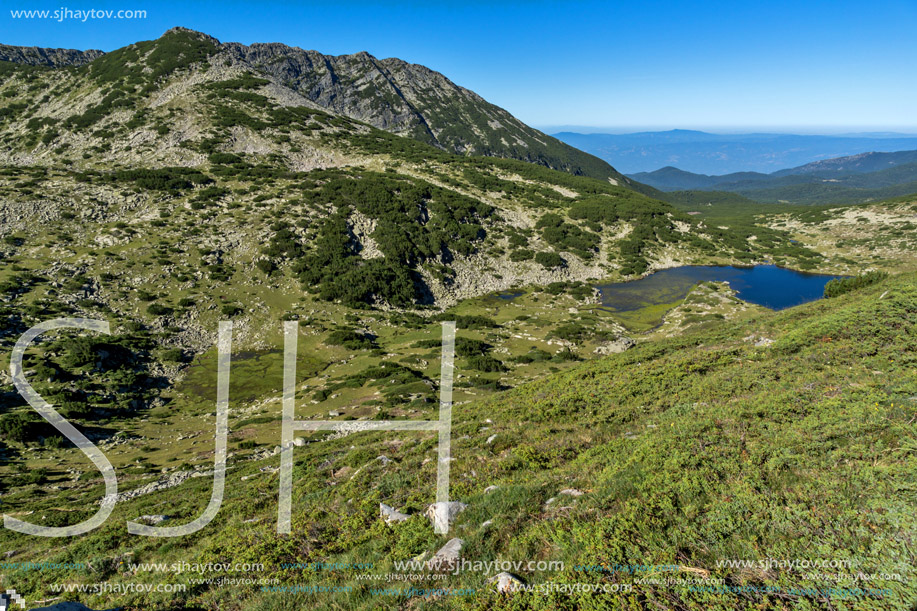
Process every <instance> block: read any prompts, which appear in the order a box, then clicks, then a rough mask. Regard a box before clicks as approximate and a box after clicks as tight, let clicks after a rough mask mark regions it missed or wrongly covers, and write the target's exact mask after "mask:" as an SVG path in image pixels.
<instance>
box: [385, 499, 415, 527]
mask: <svg viewBox="0 0 917 611" xmlns="http://www.w3.org/2000/svg"><path fill="white" fill-rule="evenodd" d="M379 513H380V514H381V515H382V517H383V518H385V522H386V523H387V524H392V523H393V522H404V521H405V520H407V519H408V518H410V517H411V516H409V515H408V514H406V513H401V512H400V511H398V510H397V509H395V508H394V507H391V506H390V505H386V504H385V503H379Z"/></svg>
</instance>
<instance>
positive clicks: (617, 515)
mask: <svg viewBox="0 0 917 611" xmlns="http://www.w3.org/2000/svg"><path fill="white" fill-rule="evenodd" d="M761 338H767V339H769V340H773V343H771V344H769V345H756V344H767V342H761V341H760V339H761ZM915 349H917V275H915V274H913V273H911V274H906V275H900V276H895V277H892V278H890V279H888V280H886V281H884V282H882V283H879V284H877V285H874V286H871V287H867V288H865V289H862V290H860V291H857V292H854V293H850V294H847V295H843V296H840V297H837V298H834V299H831V300H825V301H822V302H817V303H812V304H808V305H805V306H800V307H797V308H792V309H790V310H786V311H784V312H781V313H767V314H763V315H756V316H755V317H753V318H750V319H747V320H745V321H744V322H741V323H737V324H733V325H723V324H712V325H708V326H705V327H704V328H702V329H700V330H699V331H697V332H694V333H691V334H688V335H685V336H683V337H680V338H674V339H667V340H661V341H658V342H651V343H646V344H643V345H640V346H638V347H637V348H635V349H633V350H630V351H628V352H626V353H624V354H621V355H615V356H611V357H608V358H603V359H600V360H596V361H591V362H588V363H585V364H583V365H581V366H578V367H576V368H574V369H572V370H569V371H566V372H563V373H560V374H558V375H556V376H553V377H548V378H545V379H543V380H539V381H535V382H532V383H530V384H527V385H524V386H521V387H518V388H516V389H514V390H511V391H508V392H507V393H504V394H502V395H499V396H497V397H494V398H491V399H488V400H485V401H483V402H472V403H469V404H463V405H458V406H456V408H455V410H454V426H453V436H454V443H453V456H454V457H455V461H454V463H453V466H452V491H451V495H452V498H454V499H458V500H461V501H463V502H466V503H468V504H469V508H468V509H467V510H466V511H464V512H463V513H461V514H459V517H458V519H457V521H456V523H455V524H454V526H453V533H452V534H450V536H458V537H461V538H463V539H464V540H465V548H464V550H463V553H462V555H463V557H464V558H466V559H469V560H496V559H500V560H524V561H528V560H561V561H564V562H565V563H566V568H565V569H563V570H561V571H556V572H538V571H535V572H530V573H522V574H521V576H522V577H523V578H524V579H525V581H526V582H527V583H528V584H534V585H537V584H547V583H590V584H627V585H630V586H632V591H630V592H629V593H624V594H622V593H617V594H609V595H600V596H596V595H594V594H584V593H574V594H570V593H557V592H554V593H551V594H545V595H543V594H540V593H532V592H518V593H515V594H510V595H498V594H495V593H493V592H491V591H490V588H489V587H488V586H487V584H486V582H485V579H486V575H483V574H480V573H474V572H470V571H469V572H463V573H461V574H459V575H457V576H448V577H447V578H445V579H443V580H437V581H435V582H432V583H421V584H417V583H414V584H410V583H404V582H398V581H395V582H393V583H386V582H385V581H381V582H378V583H375V582H369V583H367V582H366V581H365V580H364V579H365V575H366V574H386V573H390V572H395V570H394V565H393V562H394V561H400V560H406V559H410V558H411V557H413V556H415V555H417V554H420V553H422V552H424V551H435V550H436V549H438V548H439V547H440V546H441V545H442V544H443V543H445V541H446V538H445V537H438V536H436V535H434V534H433V532H432V529H431V527H430V525H429V523H428V522H427V521H426V519H424V518H423V517H422V516H420V515H418V514H419V513H421V512H422V510H423V509H424V507H425V506H426V504H427V503H429V502H431V501H432V497H433V489H434V481H435V461H428V460H426V459H429V458H433V457H434V456H435V438H434V437H433V436H432V435H430V434H423V433H412V434H391V433H371V434H366V433H361V434H358V435H356V436H349V437H346V438H343V439H327V440H325V441H318V440H317V439H316V440H314V443H308V444H307V445H305V446H304V447H298V448H296V457H297V458H296V467H295V471H294V481H295V490H294V495H293V507H294V513H293V533H292V534H291V535H285V536H278V535H277V534H276V532H275V528H276V527H275V519H276V498H277V486H278V483H277V476H276V474H273V473H271V471H270V469H265V467H276V465H277V464H278V460H277V458H276V457H274V458H268V459H266V460H261V461H241V460H239V461H236V462H235V463H233V464H232V465H231V468H230V471H229V475H228V478H229V482H230V483H229V485H228V487H227V497H226V500H225V502H224V504H223V508H222V510H221V512H220V514H219V516H218V518H217V521H218V523H219V524H218V525H216V524H214V525H211V526H209V527H207V528H205V529H204V530H203V531H201V532H199V533H198V534H196V535H193V536H191V537H186V538H181V539H173V540H165V541H164V540H156V539H144V538H140V537H133V536H129V535H128V534H127V533H126V531H125V527H124V520H125V519H132V518H135V517H137V516H139V515H144V514H151V513H168V514H169V515H171V516H172V517H173V520H174V521H175V523H183V522H185V521H188V520H190V519H191V518H193V517H194V516H196V515H197V514H198V513H199V512H200V511H201V510H202V508H203V506H204V504H205V502H206V499H207V498H209V486H210V481H209V480H208V479H207V478H195V479H192V480H189V481H188V482H186V483H184V484H182V485H181V486H179V487H177V488H173V489H170V490H167V491H163V492H158V493H153V494H150V495H146V496H142V497H139V498H138V499H135V500H131V501H128V502H123V503H121V504H119V506H118V507H117V509H116V510H115V513H114V515H113V517H112V518H111V519H110V520H109V522H108V523H107V524H106V525H105V526H104V527H102V528H100V529H99V530H98V531H96V532H93V533H91V534H90V535H88V536H85V537H81V538H79V539H76V540H67V541H45V540H38V541H36V540H34V539H29V540H26V538H25V537H23V536H19V535H15V534H12V533H9V532H6V533H4V534H3V535H2V537H3V547H4V549H20V550H21V549H28V550H29V551H28V553H27V554H21V555H20V556H19V557H18V558H17V559H19V560H31V561H37V560H49V561H58V562H66V561H87V560H88V561H90V562H91V563H92V566H93V569H92V571H91V572H89V573H88V574H87V573H86V572H79V571H71V572H70V573H69V574H67V573H66V572H64V571H45V572H43V573H41V574H39V573H38V572H31V573H27V572H19V573H10V572H8V573H7V574H8V575H11V576H12V577H15V580H16V584H17V587H18V588H21V590H23V591H25V592H26V593H27V596H29V597H30V598H33V599H35V598H42V597H47V596H48V595H49V594H48V591H47V584H48V583H53V582H56V581H58V580H59V581H65V582H82V583H85V582H98V581H112V582H127V581H130V582H141V583H158V582H169V583H188V584H191V588H190V590H189V592H188V593H185V594H178V595H177V594H163V593H157V594H149V595H141V594H133V595H128V596H119V597H115V596H100V597H99V596H97V597H85V596H84V598H83V600H87V601H89V602H91V603H93V604H97V605H102V604H103V603H112V604H114V603H115V602H117V603H118V604H127V605H137V606H139V607H140V608H143V609H170V608H178V607H179V606H182V608H200V609H210V608H220V609H295V608H302V606H303V605H307V606H310V607H313V608H323V609H372V608H420V607H421V606H422V608H463V609H638V608H665V609H697V610H701V609H703V610H709V609H723V610H726V609H749V610H750V609H756V610H759V609H870V610H880V609H882V610H884V609H902V610H907V609H912V608H913V606H914V604H915V603H917V596H915V594H914V591H913V588H912V587H911V585H909V583H908V581H911V582H912V580H913V579H914V578H915V575H914V566H915V565H917V558H915V557H914V553H915V546H914V533H915V532H917V523H915V511H914V510H915V505H917V494H915V490H917V488H915V484H917V470H915V469H914V464H915V456H914V454H915V452H917V436H915V433H914V426H913V425H914V421H915V420H914V419H915V417H917V382H915V379H914V377H913V371H914V366H915V361H917V357H915V354H917V350H915ZM211 409H212V408H211ZM276 409H278V410H279V407H276ZM274 413H275V414H276V411H275V412H274ZM275 417H276V415H275ZM235 422H236V421H235V420H232V421H231V424H230V428H231V430H234V429H233V425H234V423H235ZM246 426H256V425H254V424H251V423H249V424H248V425H246ZM263 426H266V427H270V431H271V433H272V434H274V435H275V436H276V435H279V427H278V425H277V423H276V421H275V422H274V423H270V424H265V425H263ZM205 432H206V430H205ZM492 435H496V437H495V438H493V439H492V440H491V442H490V443H488V441H487V440H488V439H489V438H490V437H491V436H492ZM204 437H205V438H206V439H209V436H208V435H204ZM278 439H279V437H278ZM380 455H382V456H386V457H387V458H389V459H391V460H392V461H393V462H392V463H390V464H388V465H386V464H383V463H384V461H380V460H377V458H376V457H377V456H380ZM243 476H244V477H245V479H243ZM491 485H496V486H499V487H498V488H497V489H496V490H493V491H490V492H485V489H486V488H487V487H488V486H491ZM567 488H576V489H579V490H581V491H583V492H584V493H585V494H583V495H582V496H578V497H573V496H567V495H561V494H559V491H560V490H562V489H567ZM99 492H100V486H98V485H96V486H94V487H86V488H84V489H83V490H81V491H80V492H79V494H82V495H85V498H93V497H95V496H97V495H98V494H99ZM71 494H74V493H71ZM552 497H553V498H555V499H556V500H555V501H554V502H551V503H549V502H548V501H549V499H550V498H552ZM380 502H384V503H387V504H389V505H392V506H394V507H396V508H398V509H400V510H401V511H404V512H406V513H408V514H412V515H413V516H414V517H411V518H410V519H409V520H407V521H406V522H403V523H400V524H397V525H391V526H390V525H386V524H385V523H384V522H383V521H382V520H381V519H380V518H379V517H378V503H380ZM59 503H60V500H55V499H53V498H49V497H45V498H44V500H40V499H37V500H36V501H35V502H33V503H32V505H31V507H32V509H34V510H35V513H34V514H33V516H37V515H50V514H51V511H50V510H51V508H52V507H54V506H55V505H57V504H59ZM74 506H75V505H74ZM7 510H9V509H7ZM488 520H490V521H491V524H490V525H489V526H487V527H484V526H482V524H483V523H484V522H485V521H488ZM26 556H27V557H26ZM768 558H770V559H780V560H792V559H797V560H798V559H802V560H808V561H812V560H834V561H844V562H849V563H850V565H849V566H850V568H849V570H848V569H840V570H831V571H829V572H831V573H835V572H845V573H864V574H872V573H883V574H885V577H884V578H883V577H880V578H877V579H875V580H872V581H865V582H864V581H860V582H855V581H850V580H843V579H842V580H840V581H833V580H831V579H828V578H825V577H822V576H819V575H813V574H812V573H814V572H816V571H813V570H811V569H799V568H786V567H780V566H777V567H770V568H758V567H748V568H725V567H721V566H718V562H719V561H723V560H725V561H733V560H735V561H743V560H745V561H752V562H757V561H758V560H765V559H768ZM122 561H124V562H179V561H186V562H232V563H235V562H263V563H265V571H264V572H261V573H258V574H255V575H250V574H248V575H246V574H242V575H239V574H235V575H232V574H228V573H223V574H222V576H235V577H256V578H264V577H266V578H269V579H270V578H278V579H280V580H281V583H282V584H285V585H289V584H294V585H300V586H318V585H322V586H335V587H341V588H351V589H350V590H349V591H344V592H335V593H318V594H316V593H304V592H300V593H296V594H290V593H277V592H269V591H261V589H260V587H259V586H245V587H234V588H226V587H223V588H218V587H214V586H207V585H200V584H197V585H194V584H193V582H192V581H191V580H192V579H193V578H196V577H199V576H197V575H191V574H187V573H186V574H168V573H157V572H149V571H139V572H135V573H133V574H132V572H131V571H130V570H129V569H126V568H125V566H124V565H122V564H119V563H120V562H122ZM313 561H323V562H351V563H356V562H362V563H367V562H371V563H373V564H374V567H373V568H372V569H371V570H369V571H357V570H327V571H313V570H308V569H305V570H304V569H293V568H283V567H282V565H283V563H297V562H300V563H306V562H313ZM577 565H591V566H604V567H614V566H615V565H657V566H658V565H666V566H667V567H669V568H671V567H672V566H674V567H676V569H675V570H674V571H671V570H666V569H658V570H650V571H647V572H639V573H637V574H630V573H628V572H626V571H613V570H598V571H582V570H578V569H577ZM895 575H898V576H900V580H899V579H896V578H895ZM209 576H210V577H219V576H220V574H211V575H209ZM361 576H362V577H361ZM666 578H685V579H688V578H690V579H705V578H710V580H709V581H702V583H701V584H700V585H698V584H694V585H677V584H675V585H671V584H670V585H662V584H660V583H658V582H657V583H639V582H638V580H645V579H651V580H652V579H666ZM718 580H722V581H718ZM410 585H414V586H416V587H437V588H469V589H470V588H473V589H475V591H476V592H475V595H474V596H440V597H436V598H432V599H431V598H426V599H423V600H421V599H420V598H417V597H415V598H413V599H410V598H405V597H403V596H395V595H391V594H374V593H373V589H376V588H380V587H396V586H397V587H401V586H405V587H407V586H410ZM816 587H818V588H828V587H833V588H857V587H859V588H873V589H875V590H882V597H868V596H867V597H864V596H851V597H848V598H843V597H840V596H835V597H834V598H830V600H829V599H828V598H826V597H824V596H819V595H816V596H812V595H806V594H805V593H802V594H800V593H799V590H798V588H816ZM727 588H735V589H740V590H738V591H736V590H733V591H723V590H724V589H727ZM764 588H770V590H769V593H764ZM793 588H797V590H793Z"/></svg>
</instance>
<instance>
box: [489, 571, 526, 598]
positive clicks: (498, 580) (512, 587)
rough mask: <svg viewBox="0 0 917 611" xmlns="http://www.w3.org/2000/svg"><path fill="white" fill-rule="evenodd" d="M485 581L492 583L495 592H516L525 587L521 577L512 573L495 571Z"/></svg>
mask: <svg viewBox="0 0 917 611" xmlns="http://www.w3.org/2000/svg"><path fill="white" fill-rule="evenodd" d="M487 583H489V584H493V586H494V589H495V590H496V591H497V592H500V593H504V592H516V591H518V590H521V589H523V588H524V587H525V584H524V583H523V582H522V580H521V579H519V578H518V577H516V576H515V575H513V574H512V573H507V572H505V571H504V572H503V573H497V574H496V575H494V576H493V577H491V578H490V579H488V580H487Z"/></svg>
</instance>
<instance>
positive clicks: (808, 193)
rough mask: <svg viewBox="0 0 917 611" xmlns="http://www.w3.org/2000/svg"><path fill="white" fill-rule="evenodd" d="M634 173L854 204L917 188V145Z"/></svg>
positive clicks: (756, 196) (665, 186) (667, 184)
mask: <svg viewBox="0 0 917 611" xmlns="http://www.w3.org/2000/svg"><path fill="white" fill-rule="evenodd" d="M631 178H633V179H634V180H638V181H640V182H642V183H644V184H647V185H650V186H652V187H655V188H657V189H659V190H661V191H668V192H672V191H728V192H731V193H738V194H740V195H743V196H745V197H747V198H749V199H753V200H756V201H759V202H789V203H802V204H806V203H852V202H862V201H870V200H875V199H881V198H887V197H895V196H898V195H907V194H909V193H915V192H917V150H914V151H898V152H894V153H877V152H872V153H861V154H858V155H850V156H847V157H838V158H836V159H826V160H824V161H816V162H813V163H807V164H805V165H802V166H799V167H795V168H789V169H784V170H779V171H776V172H772V173H770V174H762V173H759V172H733V173H731V174H724V175H721V176H709V175H706V174H694V173H692V172H686V171H684V170H680V169H678V168H674V167H671V166H668V167H664V168H662V169H659V170H656V171H654V172H640V173H637V174H632V175H631Z"/></svg>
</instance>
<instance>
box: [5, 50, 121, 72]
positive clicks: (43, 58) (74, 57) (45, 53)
mask: <svg viewBox="0 0 917 611" xmlns="http://www.w3.org/2000/svg"><path fill="white" fill-rule="evenodd" d="M102 55H103V52H102V51H99V50H98V49H89V50H87V51H78V50H76V49H44V48H41V47H15V46H11V45H2V44H0V62H12V63H16V64H26V65H29V66H52V67H55V68H61V67H64V66H82V65H83V64H88V63H89V62H91V61H93V60H94V59H97V58H99V57H102Z"/></svg>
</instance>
